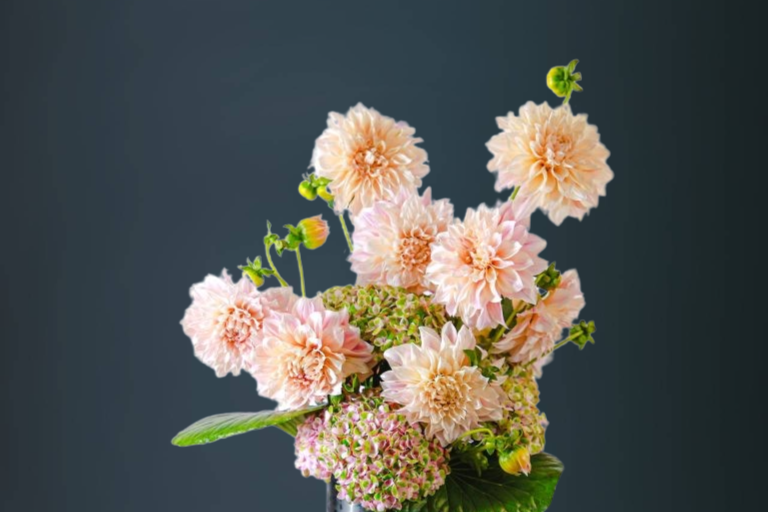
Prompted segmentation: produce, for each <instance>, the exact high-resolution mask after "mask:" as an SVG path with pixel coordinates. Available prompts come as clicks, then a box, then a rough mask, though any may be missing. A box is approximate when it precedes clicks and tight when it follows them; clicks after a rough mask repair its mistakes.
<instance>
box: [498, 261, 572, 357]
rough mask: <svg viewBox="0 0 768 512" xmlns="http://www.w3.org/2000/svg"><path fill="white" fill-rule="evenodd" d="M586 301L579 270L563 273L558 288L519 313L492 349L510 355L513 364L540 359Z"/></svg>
mask: <svg viewBox="0 0 768 512" xmlns="http://www.w3.org/2000/svg"><path fill="white" fill-rule="evenodd" d="M584 304H585V302H584V295H583V294H582V293H581V282H580V281H579V275H578V273H576V271H575V270H569V271H567V272H565V273H563V275H562V278H561V280H560V284H559V285H558V286H557V288H555V289H553V290H551V291H550V293H549V294H548V295H547V296H546V297H544V298H543V299H541V300H540V301H539V303H538V304H536V305H535V306H534V307H532V308H531V309H528V310H526V311H523V312H521V313H518V315H517V323H516V324H515V326H514V327H513V328H512V330H510V331H509V332H508V333H507V334H506V335H505V336H504V337H503V338H502V339H501V340H499V341H498V342H497V343H496V344H495V345H494V347H493V350H492V352H494V353H504V354H507V355H508V357H509V360H510V361H511V362H513V363H527V362H529V361H534V360H538V359H539V358H541V357H542V356H544V355H546V354H548V353H550V352H551V351H552V349H553V348H554V346H555V342H556V341H557V339H558V337H559V336H560V333H562V331H563V329H565V328H566V327H569V326H570V325H571V323H572V322H573V321H574V320H576V317H578V316H579V312H580V311H581V309H582V308H583V307H584ZM544 364H546V363H544V362H542V365H541V366H543V365H544ZM540 369H541V368H540V367H539V370H540Z"/></svg>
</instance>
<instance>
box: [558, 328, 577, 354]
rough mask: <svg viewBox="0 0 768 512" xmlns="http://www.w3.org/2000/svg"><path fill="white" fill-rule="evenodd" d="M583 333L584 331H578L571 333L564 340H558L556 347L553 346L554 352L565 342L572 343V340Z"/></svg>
mask: <svg viewBox="0 0 768 512" xmlns="http://www.w3.org/2000/svg"><path fill="white" fill-rule="evenodd" d="M581 334H582V333H580V332H578V333H576V334H571V335H570V336H568V337H567V338H565V339H563V340H560V341H558V342H557V344H556V345H555V348H553V349H552V352H554V351H555V350H557V349H559V348H560V347H562V346H564V345H565V344H567V343H570V342H571V341H573V340H575V339H576V338H578V337H579V336H581Z"/></svg>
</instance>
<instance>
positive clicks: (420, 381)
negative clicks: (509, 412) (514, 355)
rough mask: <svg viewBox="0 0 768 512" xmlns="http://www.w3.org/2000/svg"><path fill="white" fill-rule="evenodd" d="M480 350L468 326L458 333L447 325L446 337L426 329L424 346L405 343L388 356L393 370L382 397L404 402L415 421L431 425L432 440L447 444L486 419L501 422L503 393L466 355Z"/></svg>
mask: <svg viewBox="0 0 768 512" xmlns="http://www.w3.org/2000/svg"><path fill="white" fill-rule="evenodd" d="M474 348H475V337H474V336H473V335H472V331H471V330H470V329H468V328H467V327H466V326H463V327H462V328H461V330H460V331H459V332H458V333H457V332H456V327H454V325H453V324H452V323H447V324H445V326H443V330H442V333H441V334H438V333H437V332H436V331H434V330H432V329H430V328H428V327H422V328H421V346H418V345H412V344H409V345H400V346H398V347H393V348H390V349H389V350H387V351H386V352H385V353H384V358H385V359H386V360H387V362H389V365H390V367H391V368H392V369H391V370H390V371H387V372H385V373H383V374H382V376H381V388H382V396H383V397H384V398H385V399H386V400H388V401H390V402H394V403H397V404H400V405H401V406H402V408H401V409H400V410H399V412H400V413H402V414H403V415H404V416H405V417H406V418H407V419H408V421H410V422H411V423H423V424H425V425H426V434H427V437H430V438H432V437H436V438H437V439H438V440H439V441H440V443H441V444H442V445H443V446H447V445H448V444H450V443H451V442H453V441H455V440H456V439H457V438H458V437H459V436H460V435H461V434H463V433H464V432H467V431H469V430H472V429H474V428H477V427H479V426H480V423H481V422H483V421H495V420H499V419H501V417H502V398H501V392H500V390H499V389H498V388H497V386H496V385H494V384H493V383H489V381H488V379H487V378H486V377H484V376H483V374H482V373H481V371H480V369H479V368H477V367H475V366H470V365H469V359H468V358H467V356H466V354H465V353H464V351H465V350H473V349H474Z"/></svg>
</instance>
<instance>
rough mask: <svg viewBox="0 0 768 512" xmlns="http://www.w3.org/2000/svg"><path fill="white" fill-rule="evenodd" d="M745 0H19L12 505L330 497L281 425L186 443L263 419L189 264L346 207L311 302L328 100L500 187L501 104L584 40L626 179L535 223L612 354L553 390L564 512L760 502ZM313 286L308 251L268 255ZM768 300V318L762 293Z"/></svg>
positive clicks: (103, 506) (451, 188)
mask: <svg viewBox="0 0 768 512" xmlns="http://www.w3.org/2000/svg"><path fill="white" fill-rule="evenodd" d="M746 7H747V6H746V4H744V5H741V3H740V2H727V3H721V2H706V1H705V2H650V1H644V2H631V3H630V2H617V1H582V2H563V1H560V2H493V3H483V2H466V3H453V2H440V3H437V2H435V3H426V2H414V3H408V2H402V3H400V2H354V3H345V4H339V3H335V2H330V3H326V2H303V3H288V2H285V3H280V4H279V6H278V2H256V1H239V2H234V1H229V2H202V1H191V0H187V1H176V2H168V1H158V0H153V1H145V2H55V1H7V0H6V1H5V2H2V4H0V24H1V25H0V34H1V36H0V72H1V73H2V81H1V84H2V96H1V101H2V111H1V114H2V116H1V117H0V130H1V132H0V171H1V172H2V181H1V182H0V223H1V226H2V232H1V233H2V238H1V239H0V240H2V241H1V242H0V244H1V245H2V251H0V258H2V259H1V260H0V261H2V273H0V283H1V285H2V288H1V290H2V293H1V294H0V300H1V301H2V302H1V303H0V315H1V319H0V320H1V322H0V333H1V334H2V356H1V357H0V365H2V366H1V367H0V378H1V379H2V394H1V395H0V399H1V400H2V402H1V403H0V406H1V411H2V422H0V429H1V432H0V439H2V440H1V441H0V450H1V451H0V469H1V470H2V473H3V476H2V479H1V480H0V482H2V483H0V488H1V489H2V493H1V494H0V508H2V510H4V511H5V510H7V511H9V512H15V511H60V510H66V511H78V512H92V511H93V512H97V511H98V512H102V511H118V510H120V511H122V510H125V511H140V512H150V511H168V510H185V511H189V512H192V511H209V510H257V511H261V510H264V511H267V510H277V509H279V510H287V511H294V510H295V511H299V510H301V511H303V510H309V511H313V510H315V511H319V510H321V508H322V506H323V500H324V492H325V491H324V486H323V484H322V483H320V482H318V481H315V480H307V479H303V478H302V477H301V475H300V474H299V472H298V471H296V470H295V469H293V448H292V441H291V439H290V438H289V437H288V436H286V435H285V434H283V433H282V432H280V431H278V430H276V429H269V430H267V431H263V432H259V433H254V434H251V435H246V436H241V437H238V438H234V439H231V440H227V441H226V442H221V443H217V444H214V445H211V446H206V447H198V448H187V449H180V448H176V447H173V446H171V444H170V439H171V437H172V436H173V435H174V434H175V433H176V432H177V431H178V430H180V429H181V428H183V427H185V426H187V425H188V424H189V423H191V422H193V421H195V420H197V419H199V418H201V417H203V416H207V415H210V414H214V413H219V412H227V411H235V410H260V409H265V408H270V407H272V405H273V404H272V403H271V402H269V401H267V400H264V399H261V398H259V397H258V396H257V395H256V393H255V383H254V382H253V380H252V379H251V378H250V377H248V376H241V377H239V378H232V377H228V378H225V379H217V378H216V377H215V375H214V373H213V371H212V370H210V369H209V368H207V367H205V366H203V365H202V364H200V363H199V362H198V361H197V360H196V359H195V358H194V357H193V354H192V348H191V345H190V342H189V341H188V339H187V338H186V337H185V336H184V334H183V333H182V331H181V327H180V326H179V320H180V319H181V317H182V315H183V313H184V310H185V308H186V307H187V306H188V304H189V302H190V300H189V296H188V289H189V286H190V285H191V284H193V283H195V282H198V281H200V280H202V278H203V277H204V276H205V275H206V274H207V273H218V272H220V271H221V269H222V268H223V267H227V268H229V269H230V270H234V269H235V267H236V266H237V265H238V264H241V263H243V262H244V260H245V258H246V257H248V256H250V257H254V256H256V255H259V254H261V253H262V246H261V238H262V236H263V234H264V223H265V221H266V220H267V219H270V220H271V221H272V222H273V224H275V225H278V226H279V225H282V224H284V223H288V222H296V221H298V220H299V219H301V218H303V217H306V216H309V215H313V214H317V213H324V214H325V216H326V217H327V218H329V219H330V220H331V221H332V224H331V225H332V230H333V231H332V237H331V239H330V241H329V243H328V244H327V245H326V246H325V247H323V248H322V249H320V250H318V251H315V252H313V253H306V254H305V260H306V261H305V265H307V266H308V271H309V274H308V287H309V290H310V291H311V292H312V293H314V292H316V291H319V290H323V289H325V288H327V287H330V286H332V285H335V284H346V283H350V282H352V280H353V274H352V273H351V272H350V271H349V267H348V264H347V263H346V262H345V258H346V255H347V254H346V249H345V245H344V242H343V237H342V236H341V233H340V230H339V229H338V225H337V223H336V222H335V220H334V219H333V218H332V215H331V214H330V212H329V211H328V210H326V209H325V207H324V205H323V204H321V203H320V202H315V203H309V202H307V201H305V200H303V199H302V198H301V197H299V196H298V195H297V193H296V186H297V184H298V182H299V180H300V176H301V174H302V173H303V172H305V171H306V169H307V165H308V163H309V160H310V155H311V151H312V147H313V142H314V140H315V138H316V137H317V136H318V135H319V134H320V133H321V131H322V130H323V128H324V127H325V120H326V116H327V113H328V112H329V111H332V110H334V111H341V112H345V111H346V110H347V109H348V108H349V107H350V106H352V105H354V104H355V103H357V102H358V101H362V102H364V103H365V104H366V105H368V106H373V107H375V108H376V109H378V110H379V111H381V112H382V113H384V114H387V115H390V116H392V117H395V118H396V119H402V120H406V121H407V122H409V123H410V124H411V125H413V126H415V127H416V129H417V135H419V136H421V137H423V138H424V139H425V142H424V144H423V147H424V148H425V149H426V150H427V151H428V153H429V157H430V162H431V169H432V172H431V173H430V174H429V176H428V177H427V179H426V185H428V186H431V187H432V188H433V191H434V194H435V196H436V197H438V198H440V197H450V198H451V199H452V201H453V203H454V204H455V206H456V209H457V212H458V213H459V214H461V215H463V212H464V210H465V209H466V208H467V207H470V206H476V205H477V204H478V203H481V202H489V203H493V202H495V201H496V199H497V198H498V197H500V195H499V194H496V193H495V192H494V190H493V182H494V176H493V175H491V174H490V173H488V172H487V171H486V170H485V165H486V163H487V161H488V160H489V159H490V154H489V153H488V151H487V150H486V148H485V146H484V143H485V142H486V141H487V140H488V139H489V138H490V137H491V136H492V135H493V134H495V133H497V131H498V130H497V128H496V125H495V122H494V118H495V117H496V116H501V115H504V114H506V113H507V112H508V111H510V110H513V111H517V109H518V108H519V106H520V105H522V104H523V103H525V102H526V101H528V100H533V101H535V102H537V103H538V102H542V101H549V102H550V104H555V103H557V102H558V100H557V98H555V97H554V96H553V95H552V94H551V93H550V92H549V91H548V90H547V88H546V87H545V83H544V82H545V80H544V79H545V75H546V73H547V70H548V69H549V68H550V67H551V66H553V65H558V64H565V63H567V62H568V61H569V60H570V59H572V58H579V59H581V64H580V65H579V68H578V70H579V71H581V72H582V73H583V75H584V80H583V82H582V84H583V86H584V88H585V92H583V93H581V94H576V95H575V96H574V98H573V101H572V103H573V107H574V110H576V111H577V112H587V113H589V119H590V122H592V123H594V124H597V125H598V127H599V129H600V133H601V135H602V141H603V142H604V143H605V144H606V146H607V147H608V148H609V149H610V151H611V152H612V156H611V158H610V160H609V164H610V165H611V167H612V168H613V170H614V172H615V174H616V177H615V179H614V181H613V182H612V183H611V184H610V185H609V186H608V196H607V198H604V199H602V200H601V201H600V207H599V208H598V209H597V210H594V211H593V212H592V213H591V215H590V216H589V217H588V218H586V219H585V220H584V221H583V222H581V223H579V222H577V221H575V220H573V219H569V220H567V221H566V222H565V223H564V224H563V226H561V227H560V228H555V226H554V225H553V224H551V223H550V222H549V220H547V219H546V218H545V217H544V216H543V215H542V214H540V213H537V214H536V215H535V217H534V219H533V231H534V232H536V233H538V234H539V235H541V236H543V237H544V238H545V239H546V240H547V241H548V242H549V245H548V248H547V249H546V251H545V253H544V256H545V257H546V258H548V259H556V260H557V262H558V264H559V266H560V267H561V268H563V269H567V268H573V267H575V268H578V270H579V273H580V275H581V277H582V282H583V288H584V291H585V294H586V297H587V308H586V310H585V312H584V316H585V317H588V318H592V319H594V320H596V322H597V325H598V333H597V340H598V343H597V345H596V346H589V347H587V349H586V350H584V352H581V353H580V352H579V351H578V350H576V349H575V347H573V346H571V347H569V348H566V349H563V350H562V351H559V352H558V354H557V358H556V361H555V362H554V364H552V365H551V366H549V367H548V368H547V369H546V371H545V377H544V380H543V381H542V382H541V388H542V395H543V399H542V402H541V407H542V409H543V410H544V411H545V412H546V413H547V415H548V416H549V418H550V420H551V426H550V428H549V430H548V436H547V439H548V444H547V451H549V452H551V453H554V454H556V455H557V456H558V457H560V458H561V459H562V460H563V461H564V463H565V466H566V472H565V473H564V475H563V478H562V480H561V483H560V485H559V488H558V492H557V494H556V496H555V500H554V503H553V505H552V508H551V510H553V511H556V512H564V511H568V510H570V511H591V512H601V511H605V512H615V511H617V510H622V511H638V512H639V511H648V510H653V511H677V510H691V511H720V510H758V509H761V508H762V507H760V506H759V505H758V504H757V503H758V502H757V501H756V500H757V496H755V495H754V494H753V492H754V491H755V490H757V489H759V487H760V486H761V482H762V481H763V479H762V477H763V476H764V475H763V470H762V467H761V464H760V463H759V462H758V461H759V460H760V451H761V450H762V449H763V448H764V446H765V437H764V436H765V431H764V426H763V424H762V421H761V420H762V414H763V410H764V408H765V404H766V400H765V395H764V391H765V389H764V387H763V384H762V380H761V379H760V376H761V374H762V373H763V370H762V368H763V365H764V364H765V363H764V359H762V356H764V355H765V349H764V348H763V347H764V346H765V342H764V341H763V336H764V335H760V334H758V333H756V332H754V329H753V325H754V324H755V323H756V322H757V321H759V320H760V319H761V318H760V315H761V314H763V313H762V310H760V311H759V310H758V307H759V306H762V305H764V299H761V297H762V292H761V289H762V287H763V282H764V280H763V278H762V275H761V274H760V270H761V267H762V265H761V263H760V261H759V260H757V261H756V258H755V256H756V253H755V252H754V250H751V249H750V248H749V247H748V244H749V242H750V240H752V239H759V238H762V237H763V236H764V235H765V228H761V226H760V224H759V223H758V221H759V220H760V218H759V213H758V212H759V210H760V209H762V207H763V204H764V201H763V202H761V197H762V196H763V195H764V192H765V186H764V185H765V177H764V173H765V172H766V164H765V159H764V148H765V142H764V137H765V135H766V131H765V108H764V107H763V105H764V103H765V97H766V94H765V93H766V86H765V84H766V83H768V82H767V81H766V73H765V71H764V69H765V65H764V63H761V61H760V57H762V56H761V55H758V52H757V50H758V49H759V48H760V46H761V43H764V41H762V40H761V39H760V38H759V36H758V33H759V26H758V23H759V20H760V13H759V12H757V11H756V10H755V11H750V10H748V9H747V8H746ZM278 265H280V268H281V269H283V270H282V271H283V272H284V274H285V275H286V277H287V278H288V279H289V280H292V281H294V282H295V281H296V272H295V264H294V262H293V260H292V259H290V258H285V259H284V260H282V261H279V262H278ZM761 309H762V308H761Z"/></svg>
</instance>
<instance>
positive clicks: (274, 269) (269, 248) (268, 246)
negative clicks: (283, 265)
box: [264, 243, 288, 286]
mask: <svg viewBox="0 0 768 512" xmlns="http://www.w3.org/2000/svg"><path fill="white" fill-rule="evenodd" d="M271 248H272V246H271V245H269V244H266V243H265V244H264V249H265V251H266V253H267V261H268V262H269V266H270V267H271V268H272V271H273V272H274V273H275V277H276V278H277V280H278V281H280V285H281V286H288V283H286V282H285V279H283V276H281V275H280V272H278V271H277V267H275V263H274V262H273V261H272V255H271V254H270V250H271Z"/></svg>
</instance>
